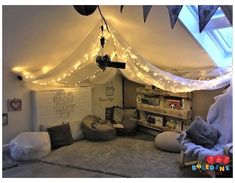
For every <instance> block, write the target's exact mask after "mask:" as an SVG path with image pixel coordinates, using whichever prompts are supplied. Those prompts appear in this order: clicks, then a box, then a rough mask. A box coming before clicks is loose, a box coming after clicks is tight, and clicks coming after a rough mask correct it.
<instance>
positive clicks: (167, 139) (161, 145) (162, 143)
mask: <svg viewBox="0 0 235 183" xmlns="http://www.w3.org/2000/svg"><path fill="white" fill-rule="evenodd" d="M178 135H179V134H178V133H176V132H171V131H168V132H162V133H160V134H158V135H157V136H156V138H155V145H156V147H157V148H158V149H161V150H164V151H168V152H175V153H179V152H180V144H179V142H178V141H177V137H178Z"/></svg>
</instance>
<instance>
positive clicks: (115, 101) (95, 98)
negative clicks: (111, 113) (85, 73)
mask: <svg viewBox="0 0 235 183" xmlns="http://www.w3.org/2000/svg"><path fill="white" fill-rule="evenodd" d="M106 86H110V83H106V84H103V85H97V86H96V87H95V88H93V89H92V111H93V114H94V115H97V116H99V117H101V118H103V119H105V108H106V107H111V106H117V105H118V106H122V76H121V75H119V74H118V75H117V76H116V77H115V78H114V80H113V81H112V86H113V87H114V95H113V96H106Z"/></svg>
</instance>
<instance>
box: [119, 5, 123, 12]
mask: <svg viewBox="0 0 235 183" xmlns="http://www.w3.org/2000/svg"><path fill="white" fill-rule="evenodd" d="M123 8H124V5H121V6H120V12H121V13H122V10H123Z"/></svg>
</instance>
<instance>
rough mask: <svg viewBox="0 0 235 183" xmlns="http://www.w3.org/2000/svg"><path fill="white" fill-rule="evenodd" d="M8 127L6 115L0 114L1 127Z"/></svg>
mask: <svg viewBox="0 0 235 183" xmlns="http://www.w3.org/2000/svg"><path fill="white" fill-rule="evenodd" d="M5 125H8V114H7V113H3V114H2V126H5Z"/></svg>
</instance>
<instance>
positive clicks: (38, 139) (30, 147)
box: [9, 132, 51, 161]
mask: <svg viewBox="0 0 235 183" xmlns="http://www.w3.org/2000/svg"><path fill="white" fill-rule="evenodd" d="M9 144H10V154H11V157H12V158H13V159H14V160H17V161H30V160H37V159H40V158H42V157H43V156H46V155H47V154H48V153H49V152H50V151H51V142H50V137H49V135H48V133H47V132H23V133H20V134H19V135H17V136H16V137H15V138H14V139H12V140H11V141H10V143H9Z"/></svg>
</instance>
